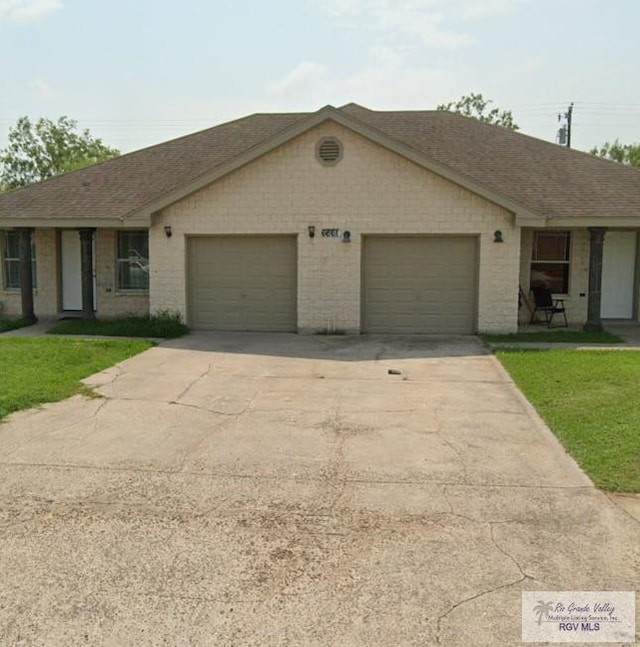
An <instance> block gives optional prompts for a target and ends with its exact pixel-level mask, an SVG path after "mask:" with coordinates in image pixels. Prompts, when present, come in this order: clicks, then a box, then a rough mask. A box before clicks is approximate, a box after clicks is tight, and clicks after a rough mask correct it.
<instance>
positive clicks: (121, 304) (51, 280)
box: [0, 229, 149, 317]
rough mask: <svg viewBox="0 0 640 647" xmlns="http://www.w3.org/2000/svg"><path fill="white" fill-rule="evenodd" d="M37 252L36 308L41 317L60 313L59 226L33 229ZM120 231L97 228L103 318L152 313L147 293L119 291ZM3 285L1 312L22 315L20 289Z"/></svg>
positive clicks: (98, 294)
mask: <svg viewBox="0 0 640 647" xmlns="http://www.w3.org/2000/svg"><path fill="white" fill-rule="evenodd" d="M33 237H34V243H35V251H36V273H37V278H38V283H37V284H38V288H37V290H36V291H35V293H34V309H35V312H36V315H38V316H56V315H58V314H59V313H60V307H61V295H59V285H60V264H59V261H58V242H57V236H56V230H55V229H36V230H35V231H34V232H33ZM115 245H116V231H115V230H113V229H98V230H97V231H96V246H95V250H96V306H97V314H98V316H99V317H115V316H118V315H125V314H136V315H144V314H147V313H148V312H149V295H148V293H146V292H119V291H118V290H117V284H116V267H115V262H116V247H115ZM3 285H4V283H3V284H2V285H0V304H2V308H1V309H0V315H19V314H20V313H21V309H22V301H21V296H20V290H4V289H3V287H2V286H3Z"/></svg>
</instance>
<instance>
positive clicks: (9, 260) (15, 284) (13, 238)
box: [2, 231, 38, 290]
mask: <svg viewBox="0 0 640 647" xmlns="http://www.w3.org/2000/svg"><path fill="white" fill-rule="evenodd" d="M2 265H3V270H4V272H3V274H4V287H5V288H6V289H7V290H14V289H15V290H19V289H20V232H18V231H5V232H4V236H3V237H2ZM31 276H32V280H31V285H32V286H33V287H34V288H37V287H38V283H37V280H36V248H35V244H34V242H33V237H32V238H31Z"/></svg>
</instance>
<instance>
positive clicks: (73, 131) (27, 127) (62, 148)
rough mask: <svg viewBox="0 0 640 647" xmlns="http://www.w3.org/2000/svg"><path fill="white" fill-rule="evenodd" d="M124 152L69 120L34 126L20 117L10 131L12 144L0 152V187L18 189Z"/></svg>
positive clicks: (66, 118)
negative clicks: (111, 146) (106, 143)
mask: <svg viewBox="0 0 640 647" xmlns="http://www.w3.org/2000/svg"><path fill="white" fill-rule="evenodd" d="M119 154H120V152H119V151H118V150H116V149H115V148H110V147H109V146H106V145H105V144H103V143H102V140H101V139H98V138H95V137H93V136H92V135H91V133H90V132H89V131H88V130H82V131H79V130H78V122H76V121H75V120H74V119H69V117H60V118H59V119H58V120H57V121H52V120H50V119H39V120H38V121H36V122H35V123H32V122H31V121H30V120H29V118H28V117H20V118H19V119H18V121H17V122H16V125H15V126H14V127H13V128H11V129H10V130H9V145H8V146H7V147H6V148H4V149H2V150H0V186H2V187H3V188H5V189H15V188H17V187H22V186H27V185H29V184H33V183H34V182H39V181H40V180H46V179H47V178H50V177H53V176H54V175H60V174H61V173H67V172H68V171H74V170H76V169H79V168H83V167H85V166H90V165H91V164H97V163H98V162H104V161H105V160H108V159H111V158H112V157H116V156H117V155H119Z"/></svg>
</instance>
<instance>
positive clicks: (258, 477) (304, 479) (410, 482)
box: [0, 461, 596, 491]
mask: <svg viewBox="0 0 640 647" xmlns="http://www.w3.org/2000/svg"><path fill="white" fill-rule="evenodd" d="M0 467H20V468H23V467H31V468H53V469H64V470H74V469H78V470H95V471H98V472H131V473H133V474H136V473H140V474H168V475H175V474H180V475H182V476H194V477H208V478H229V479H243V480H244V479H253V480H255V481H277V480H280V481H283V482H287V481H294V482H298V483H322V482H324V481H325V479H324V478H322V477H317V478H316V477H309V476H281V475H277V474H274V475H270V474H243V473H238V472H221V471H218V472H208V471H207V472H204V471H201V472H180V470H177V469H168V468H165V469H163V468H149V467H114V466H101V465H86V464H85V465H83V464H79V463H35V462H8V461H0ZM346 482H347V483H358V484H365V485H366V484H370V485H407V486H414V485H417V486H421V485H428V486H433V485H443V486H451V487H468V488H474V489H487V490H490V489H506V490H509V489H521V490H542V491H544V490H550V491H556V490H593V491H596V487H595V486H594V485H530V484H520V483H473V482H470V483H460V482H459V481H440V480H433V481H430V480H415V479H407V480H398V479H370V478H353V477H347V478H346Z"/></svg>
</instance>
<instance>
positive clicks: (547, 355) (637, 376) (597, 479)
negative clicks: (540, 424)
mask: <svg viewBox="0 0 640 647" xmlns="http://www.w3.org/2000/svg"><path fill="white" fill-rule="evenodd" d="M496 356H497V357H498V358H499V359H500V361H501V362H502V364H503V365H504V367H505V368H506V369H507V370H508V371H509V373H510V374H511V376H512V377H513V379H514V381H515V382H516V384H517V385H518V386H519V387H520V389H521V390H522V391H523V393H524V394H525V395H526V396H527V398H528V399H529V400H530V402H531V403H532V404H533V405H534V406H535V408H536V409H537V410H538V413H540V415H541V416H542V418H543V419H544V420H545V422H546V423H547V424H548V425H549V427H550V428H551V430H552V431H553V432H554V433H555V434H556V436H557V437H558V438H559V439H560V441H561V442H562V444H563V445H564V446H565V448H566V449H567V451H569V453H570V454H571V455H572V456H573V457H574V458H575V459H576V461H577V462H578V464H579V465H580V466H581V467H582V469H583V470H584V471H585V472H586V473H587V474H588V475H589V477H590V478H591V479H592V480H593V482H594V483H595V484H596V485H597V486H598V487H599V488H602V489H603V490H610V491H620V492H640V433H638V430H639V429H640V399H639V398H638V393H639V392H640V352H635V351H628V352H621V351H613V350H612V351H606V350H602V351H599V350H594V351H578V350H569V349H553V350H514V349H509V350H497V351H496Z"/></svg>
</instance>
